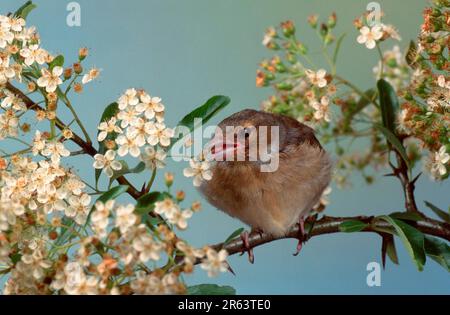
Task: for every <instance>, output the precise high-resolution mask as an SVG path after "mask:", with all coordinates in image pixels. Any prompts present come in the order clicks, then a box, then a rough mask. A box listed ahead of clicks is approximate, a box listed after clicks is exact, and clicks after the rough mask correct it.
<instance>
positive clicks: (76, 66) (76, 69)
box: [73, 62, 83, 74]
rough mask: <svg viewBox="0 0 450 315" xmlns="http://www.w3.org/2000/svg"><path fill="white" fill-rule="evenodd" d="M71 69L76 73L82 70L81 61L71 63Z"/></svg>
mask: <svg viewBox="0 0 450 315" xmlns="http://www.w3.org/2000/svg"><path fill="white" fill-rule="evenodd" d="M73 70H74V71H75V73H76V74H80V73H82V72H83V67H82V66H81V63H79V62H76V63H74V64H73Z"/></svg>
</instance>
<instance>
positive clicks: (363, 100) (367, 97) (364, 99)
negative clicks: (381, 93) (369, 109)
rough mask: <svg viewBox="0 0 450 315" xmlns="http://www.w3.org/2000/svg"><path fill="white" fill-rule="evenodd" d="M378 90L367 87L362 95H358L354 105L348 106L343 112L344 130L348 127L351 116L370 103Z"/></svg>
mask: <svg viewBox="0 0 450 315" xmlns="http://www.w3.org/2000/svg"><path fill="white" fill-rule="evenodd" d="M377 95H378V91H377V90H375V89H368V90H367V91H365V92H364V95H363V96H361V97H360V99H359V100H358V102H357V103H356V105H355V106H354V107H349V110H348V111H346V112H345V113H344V127H343V128H344V130H347V128H349V126H350V124H351V122H352V120H353V117H355V115H357V114H358V113H359V112H361V111H362V110H363V109H364V108H365V107H366V106H367V105H369V104H372V102H373V101H374V100H375V99H376V97H377Z"/></svg>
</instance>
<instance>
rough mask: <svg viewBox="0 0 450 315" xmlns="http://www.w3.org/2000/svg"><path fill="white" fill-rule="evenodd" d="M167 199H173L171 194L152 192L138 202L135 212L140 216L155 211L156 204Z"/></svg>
mask: <svg viewBox="0 0 450 315" xmlns="http://www.w3.org/2000/svg"><path fill="white" fill-rule="evenodd" d="M165 198H172V196H171V195H170V194H169V193H166V192H159V191H152V192H149V193H147V194H145V195H143V196H142V197H140V198H139V199H138V200H137V203H136V208H135V211H136V212H137V213H139V214H146V213H149V212H151V211H153V209H154V207H155V202H157V201H162V200H164V199H165Z"/></svg>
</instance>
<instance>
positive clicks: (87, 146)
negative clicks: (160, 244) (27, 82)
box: [5, 82, 143, 199]
mask: <svg viewBox="0 0 450 315" xmlns="http://www.w3.org/2000/svg"><path fill="white" fill-rule="evenodd" d="M5 87H6V88H7V89H8V90H9V91H11V92H12V93H14V94H16V95H17V96H18V97H19V98H20V99H21V100H22V101H23V102H24V103H25V105H26V106H27V109H31V110H34V111H38V110H44V109H43V108H42V107H41V106H39V105H38V104H36V103H35V102H33V100H32V99H30V98H29V97H28V96H26V95H25V94H24V93H23V92H22V91H21V90H19V89H18V88H16V87H15V86H13V85H12V84H11V83H9V82H8V83H6V86H5ZM55 124H56V127H58V129H59V130H64V129H65V128H66V127H67V126H66V124H64V122H62V121H61V120H60V119H59V118H55ZM70 140H72V141H73V142H75V143H76V144H77V145H78V146H79V147H80V148H81V149H83V150H84V152H86V154H88V155H90V156H92V157H93V156H94V155H96V154H97V153H98V151H97V150H96V149H95V148H94V147H93V146H92V144H91V143H89V142H86V141H84V140H83V139H82V138H81V137H80V136H78V135H77V134H76V133H73V137H72V138H71V139H70ZM117 182H118V183H119V184H121V185H127V186H128V190H127V193H128V194H129V195H130V196H131V197H133V198H134V199H138V198H139V197H141V196H142V195H143V193H142V192H140V191H139V190H137V189H136V188H135V187H134V186H133V185H132V184H131V183H130V182H129V181H128V180H127V179H126V178H125V176H120V177H118V178H117Z"/></svg>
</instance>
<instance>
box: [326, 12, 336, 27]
mask: <svg viewBox="0 0 450 315" xmlns="http://www.w3.org/2000/svg"><path fill="white" fill-rule="evenodd" d="M336 20H337V16H336V12H333V13H332V14H331V15H330V16H329V17H328V22H327V24H328V27H329V28H334V27H335V26H336Z"/></svg>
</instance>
